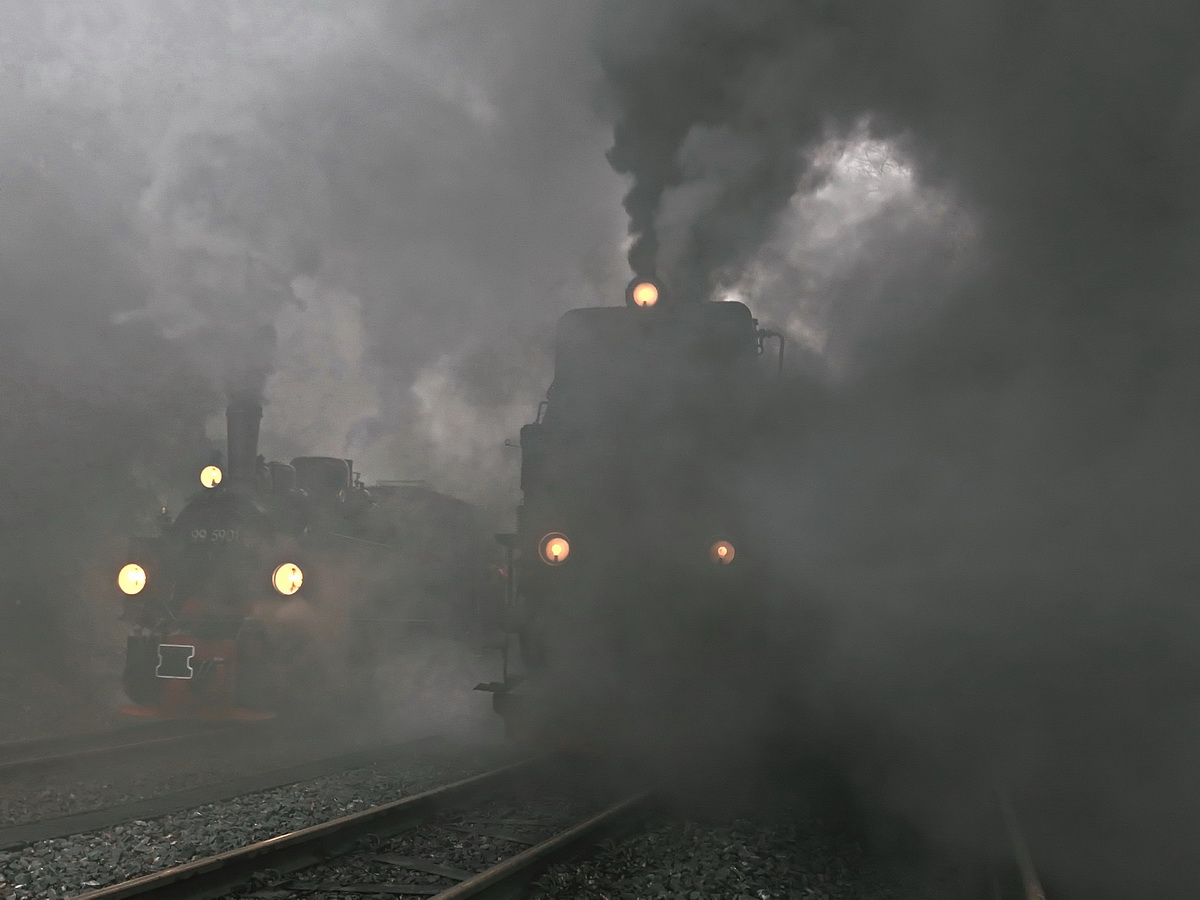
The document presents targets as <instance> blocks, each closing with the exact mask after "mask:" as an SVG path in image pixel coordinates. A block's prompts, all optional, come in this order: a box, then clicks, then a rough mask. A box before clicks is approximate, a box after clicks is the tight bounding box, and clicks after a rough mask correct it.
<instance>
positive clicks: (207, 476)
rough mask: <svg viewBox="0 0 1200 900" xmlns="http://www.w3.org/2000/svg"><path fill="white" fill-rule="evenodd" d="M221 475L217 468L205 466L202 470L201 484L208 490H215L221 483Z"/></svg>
mask: <svg viewBox="0 0 1200 900" xmlns="http://www.w3.org/2000/svg"><path fill="white" fill-rule="evenodd" d="M221 474H222V473H221V470H220V469H219V468H218V467H217V466H205V467H204V468H203V469H201V470H200V483H201V484H202V485H204V486H205V487H206V488H215V487H216V486H217V485H218V484H220V483H221Z"/></svg>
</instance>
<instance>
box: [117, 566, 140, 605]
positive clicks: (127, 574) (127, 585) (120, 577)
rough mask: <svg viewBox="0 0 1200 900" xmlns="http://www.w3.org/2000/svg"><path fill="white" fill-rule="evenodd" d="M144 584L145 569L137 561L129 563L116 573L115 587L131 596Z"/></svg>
mask: <svg viewBox="0 0 1200 900" xmlns="http://www.w3.org/2000/svg"><path fill="white" fill-rule="evenodd" d="M145 586H146V570H145V569H143V568H142V567H141V566H139V565H138V564H137V563H129V565H127V566H124V567H122V569H121V571H120V572H118V573H117V587H119V588H120V589H121V591H122V592H123V593H126V594H129V595H130V596H131V597H132V596H133V595H134V594H136V593H138V592H139V591H141V589H142V588H144V587H145Z"/></svg>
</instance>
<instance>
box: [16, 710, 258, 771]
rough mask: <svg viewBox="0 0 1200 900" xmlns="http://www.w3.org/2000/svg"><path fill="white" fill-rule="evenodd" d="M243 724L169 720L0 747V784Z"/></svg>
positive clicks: (211, 734)
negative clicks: (15, 778) (24, 776)
mask: <svg viewBox="0 0 1200 900" xmlns="http://www.w3.org/2000/svg"><path fill="white" fill-rule="evenodd" d="M247 727H248V726H246V725H227V724H224V725H214V724H212V723H211V722H194V721H178V720H176V721H170V722H157V723H153V724H139V725H130V726H128V727H125V728H114V729H110V730H107V731H98V732H92V733H89V734H83V735H68V736H64V737H53V738H41V739H39V740H33V741H17V742H13V743H8V744H0V781H3V780H4V779H7V778H10V777H13V776H16V775H26V774H29V773H30V772H34V771H40V770H43V769H51V768H57V767H60V766H67V765H71V764H73V763H75V762H82V761H86V760H91V759H95V758H97V757H103V756H106V755H109V754H125V753H130V752H135V751H139V750H153V749H159V748H165V747H170V746H172V745H176V744H182V743H186V742H189V741H196V740H200V739H207V738H209V737H215V736H217V735H222V734H229V733H233V732H235V731H238V730H245V729H246V728H247Z"/></svg>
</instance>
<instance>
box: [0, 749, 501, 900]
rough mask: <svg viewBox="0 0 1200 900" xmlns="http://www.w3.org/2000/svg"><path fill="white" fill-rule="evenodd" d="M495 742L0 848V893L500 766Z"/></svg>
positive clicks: (329, 813) (143, 866)
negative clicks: (120, 823) (83, 831)
mask: <svg viewBox="0 0 1200 900" xmlns="http://www.w3.org/2000/svg"><path fill="white" fill-rule="evenodd" d="M511 758H512V753H511V751H510V750H509V749H508V748H505V747H475V748H467V749H460V751H459V752H451V751H449V750H448V749H446V748H441V749H440V750H439V753H438V757H437V758H436V759H435V758H431V757H430V756H428V755H422V754H419V753H413V754H412V755H411V756H407V757H401V758H399V759H398V760H397V761H396V762H395V763H392V764H388V765H387V766H386V767H385V766H370V767H365V768H361V769H356V770H353V771H349V772H345V773H341V774H338V775H331V776H326V777H324V778H319V779H316V780H313V781H309V782H305V783H302V784H296V785H291V786H288V787H283V788H277V789H274V790H270V791H263V792H260V793H257V794H250V795H246V796H243V797H238V798H236V799H234V800H230V801H225V802H222V803H215V804H209V805H207V806H202V807H197V808H196V809H192V810H188V811H186V812H182V813H178V814H173V815H169V816H163V817H162V818H159V819H154V820H151V821H136V822H130V823H127V824H125V825H120V826H117V827H114V828H110V829H105V830H103V831H97V832H90V833H86V834H79V835H74V836H72V837H67V838H57V839H54V840H49V841H40V842H38V843H35V844H30V845H28V846H26V847H23V848H20V849H16V850H12V851H7V852H2V853H0V897H2V898H4V900H61V898H63V897H67V896H71V895H74V894H77V893H82V892H84V891H87V890H92V889H95V888H97V887H103V886H106V885H110V884H115V883H117V882H120V881H125V880H128V879H130V878H135V877H138V876H140V875H145V874H149V873H150V872H154V871H158V870H160V869H164V868H169V867H171V866H176V865H180V864H182V863H186V862H190V861H191V860H194V859H199V858H202V857H205V856H210V855H212V854H214V853H220V852H223V851H226V850H232V849H235V848H237V847H241V846H244V845H246V844H250V843H254V842H255V841H260V840H264V839H266V838H269V837H274V836H276V835H279V834H284V833H287V832H289V831H295V830H297V829H300V828H307V827H309V826H311V825H317V824H320V823H321V822H326V821H328V820H330V819H333V818H336V817H338V816H342V815H346V814H348V813H352V812H357V811H359V810H362V809H366V808H368V807H371V806H376V805H379V804H382V803H388V802H391V801H393V800H396V799H398V798H400V797H403V796H407V795H411V794H414V793H418V792H420V791H423V790H428V789H429V788H433V787H436V786H438V785H441V784H445V783H448V782H450V781H455V780H457V779H460V778H464V777H466V776H468V775H472V774H475V773H478V772H482V771H484V770H486V769H489V768H493V767H495V766H498V765H501V764H503V763H504V762H506V761H508V760H510V759H511Z"/></svg>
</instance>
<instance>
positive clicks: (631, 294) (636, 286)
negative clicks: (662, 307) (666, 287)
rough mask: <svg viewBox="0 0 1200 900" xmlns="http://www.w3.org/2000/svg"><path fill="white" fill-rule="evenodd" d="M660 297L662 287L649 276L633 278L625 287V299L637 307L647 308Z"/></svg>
mask: <svg viewBox="0 0 1200 900" xmlns="http://www.w3.org/2000/svg"><path fill="white" fill-rule="evenodd" d="M661 297H662V288H660V287H659V286H658V284H657V283H656V282H654V281H653V280H652V279H649V278H635V279H634V280H633V281H631V282H629V287H627V288H626V289H625V301H626V302H627V303H628V304H629V305H630V306H636V307H638V309H649V308H650V307H652V306H654V305H655V304H656V303H658V301H659V299H660V298H661Z"/></svg>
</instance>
